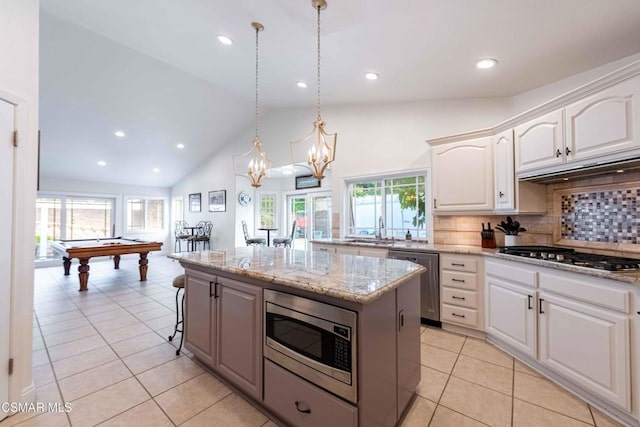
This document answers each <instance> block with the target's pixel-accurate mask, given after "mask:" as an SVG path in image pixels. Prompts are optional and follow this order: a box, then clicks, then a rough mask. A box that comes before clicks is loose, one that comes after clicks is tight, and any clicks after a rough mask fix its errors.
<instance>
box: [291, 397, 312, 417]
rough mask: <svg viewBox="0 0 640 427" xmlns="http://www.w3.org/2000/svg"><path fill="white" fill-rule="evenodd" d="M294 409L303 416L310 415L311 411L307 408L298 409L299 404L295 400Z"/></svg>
mask: <svg viewBox="0 0 640 427" xmlns="http://www.w3.org/2000/svg"><path fill="white" fill-rule="evenodd" d="M295 403H296V409H297V410H298V412H303V413H305V414H310V413H311V409H309V408H307V409H300V402H298V401H297V400H296V402H295Z"/></svg>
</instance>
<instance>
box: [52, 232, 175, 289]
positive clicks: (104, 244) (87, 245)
mask: <svg viewBox="0 0 640 427" xmlns="http://www.w3.org/2000/svg"><path fill="white" fill-rule="evenodd" d="M50 244H51V248H52V249H53V250H54V251H56V252H57V253H59V254H60V255H62V265H63V266H64V275H65V276H68V275H69V269H70V268H71V260H72V259H73V258H78V260H79V261H80V265H79V266H78V278H79V279H80V289H79V290H80V291H86V290H87V282H88V281H89V259H90V258H93V257H97V256H113V266H114V268H115V269H119V268H120V255H126V254H140V260H139V261H138V265H139V270H140V281H145V280H147V265H148V264H149V260H148V259H147V255H148V254H149V252H151V251H159V250H160V249H161V248H162V243H160V242H143V241H141V240H137V239H127V238H125V237H112V238H106V239H80V240H57V241H53V242H51V243H50Z"/></svg>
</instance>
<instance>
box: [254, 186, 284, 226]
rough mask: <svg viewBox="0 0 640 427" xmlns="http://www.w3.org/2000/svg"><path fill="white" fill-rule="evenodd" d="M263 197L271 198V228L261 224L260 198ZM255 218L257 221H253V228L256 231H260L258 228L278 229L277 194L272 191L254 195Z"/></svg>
mask: <svg viewBox="0 0 640 427" xmlns="http://www.w3.org/2000/svg"><path fill="white" fill-rule="evenodd" d="M263 197H273V224H272V225H271V227H268V226H267V225H265V224H263V223H262V198H263ZM256 199H257V200H256V205H255V206H256V212H255V215H256V218H257V221H255V224H256V225H255V227H256V230H258V229H260V228H276V229H277V228H278V194H277V193H275V192H272V191H265V192H257V194H256Z"/></svg>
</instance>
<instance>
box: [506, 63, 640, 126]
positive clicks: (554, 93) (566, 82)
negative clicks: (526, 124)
mask: <svg viewBox="0 0 640 427" xmlns="http://www.w3.org/2000/svg"><path fill="white" fill-rule="evenodd" d="M638 60H640V53H637V54H635V55H631V56H628V57H626V58H622V59H619V60H617V61H614V62H610V63H608V64H605V65H602V66H600V67H596V68H592V69H591V70H587V71H585V72H583V73H579V74H575V75H573V76H569V77H567V78H564V79H562V80H558V81H556V82H553V83H550V84H548V85H545V86H540V87H538V88H535V89H532V90H530V91H528V92H523V93H521V94H519V95H516V96H514V97H513V98H512V112H511V114H510V116H516V115H518V114H520V113H523V112H525V111H527V110H530V109H532V108H534V107H536V106H538V105H540V104H543V103H545V102H547V101H550V100H552V99H553V98H557V97H558V96H560V95H563V94H565V93H567V92H569V91H571V90H573V89H576V88H578V87H580V86H583V85H585V84H587V83H589V82H592V81H593V80H596V79H598V78H600V77H603V76H605V75H607V74H609V73H611V72H613V71H616V70H617V69H619V68H622V67H624V66H625V65H628V64H630V63H632V62H635V61H638ZM494 124H497V123H494Z"/></svg>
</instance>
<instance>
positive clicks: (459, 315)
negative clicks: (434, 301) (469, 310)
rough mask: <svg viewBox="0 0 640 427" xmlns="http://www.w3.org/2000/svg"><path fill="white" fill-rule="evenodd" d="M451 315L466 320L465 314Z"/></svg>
mask: <svg viewBox="0 0 640 427" xmlns="http://www.w3.org/2000/svg"><path fill="white" fill-rule="evenodd" d="M451 315H452V316H456V317H462V318H463V319H464V314H456V313H451Z"/></svg>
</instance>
